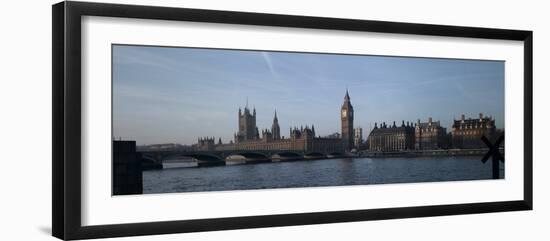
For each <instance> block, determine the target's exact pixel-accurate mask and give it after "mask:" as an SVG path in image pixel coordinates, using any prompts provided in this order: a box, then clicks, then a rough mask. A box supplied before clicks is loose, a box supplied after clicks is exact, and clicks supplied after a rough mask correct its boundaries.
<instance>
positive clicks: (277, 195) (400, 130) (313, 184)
mask: <svg viewBox="0 0 550 241" xmlns="http://www.w3.org/2000/svg"><path fill="white" fill-rule="evenodd" d="M532 161H533V160H532V32H531V31H524V30H505V29H489V28H474V27H459V26H441V25H429V24H414V23H396V22H383V21H367V20H353V19H335V18H323V17H309V16H291V15H275V14H264V13H245V12H229V11H215V10H198V9H184V8H169V7H153V6H135V5H117V4H103V3H85V2H70V1H66V2H61V3H58V4H55V5H54V6H53V202H52V203H53V230H52V232H53V235H54V236H55V237H58V238H61V239H86V238H100V237H117V236H132V235H148V234H165V233H178V232H198V231H211V230H226V229H242V228H259V227H274V226H286V225H306V224H321V223H331V222H349V221H366V220H380V219H396V218H413V217H426V216H440V215H457V214H471V213H486V212H500V211H519V210H531V209H532ZM472 218H475V217H472Z"/></svg>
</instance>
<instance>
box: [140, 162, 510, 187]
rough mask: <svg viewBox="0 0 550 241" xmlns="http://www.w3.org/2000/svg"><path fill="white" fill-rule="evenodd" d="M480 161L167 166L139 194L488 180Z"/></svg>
mask: <svg viewBox="0 0 550 241" xmlns="http://www.w3.org/2000/svg"><path fill="white" fill-rule="evenodd" d="M480 160H481V157H477V156H467V157H466V156H461V157H419V158H338V159H322V160H307V161H293V162H272V163H261V164H248V165H227V166H217V167H203V168H197V167H183V166H186V164H185V163H167V164H165V168H164V169H162V170H149V171H144V172H143V193H173V192H202V191H227V190H249V189H265V188H292V187H322V186H343V185H367V184H387V183H415V182H438V181H465V180H483V179H491V177H492V172H491V162H490V161H488V162H487V163H485V164H483V163H482V162H481V161H480ZM187 165H189V164H187ZM503 166H504V165H501V171H500V178H503V177H504V169H503Z"/></svg>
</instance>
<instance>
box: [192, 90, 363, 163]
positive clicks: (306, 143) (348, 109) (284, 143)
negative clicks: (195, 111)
mask: <svg viewBox="0 0 550 241" xmlns="http://www.w3.org/2000/svg"><path fill="white" fill-rule="evenodd" d="M340 118H341V121H342V123H341V126H342V135H341V137H340V136H339V135H336V136H329V137H316V134H315V127H314V126H313V125H311V127H310V126H305V127H303V126H302V127H300V128H298V127H294V128H290V130H289V137H288V138H284V137H282V136H281V133H280V126H279V119H278V118H277V112H275V115H274V117H273V123H272V125H271V130H269V129H263V130H261V132H260V131H259V130H258V127H257V126H256V109H255V108H254V109H253V111H252V112H250V110H249V109H248V104H247V106H246V107H245V108H244V111H241V109H239V131H238V132H237V133H235V134H234V142H230V143H227V144H221V140H219V141H218V144H217V145H216V144H215V141H214V140H215V139H214V138H213V137H206V138H199V139H198V144H197V146H198V148H197V149H198V150H205V151H206V150H208V151H227V150H262V151H269V150H281V151H300V152H310V153H311V152H316V153H323V154H330V153H340V154H343V153H344V152H345V151H349V150H350V149H349V148H353V146H354V134H353V133H354V130H353V107H352V105H351V101H350V97H349V94H348V91H347V90H346V95H345V97H344V104H343V105H342V109H341V112H340ZM260 135H261V136H260ZM361 138H362V136H361Z"/></svg>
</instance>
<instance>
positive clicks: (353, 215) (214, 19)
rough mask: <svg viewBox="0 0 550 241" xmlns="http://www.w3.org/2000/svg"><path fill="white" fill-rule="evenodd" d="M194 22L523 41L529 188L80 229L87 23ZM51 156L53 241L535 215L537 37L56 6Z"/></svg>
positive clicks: (268, 16) (168, 9) (205, 12)
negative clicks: (474, 198) (489, 195)
mask: <svg viewBox="0 0 550 241" xmlns="http://www.w3.org/2000/svg"><path fill="white" fill-rule="evenodd" d="M83 16H104V17H119V18H136V19H158V20H175V21H195V22H207V23H230V24H244V25H260V26H281V27H297V28H311V29H327V30H350V31H366V32H379V33H396V34H414V35H429V36H450V37H467V38H480V39H500V40H517V41H523V43H524V76H523V77H524V163H523V165H524V180H523V185H524V186H523V189H524V193H523V199H521V200H509V201H500V202H483V203H463V204H454V205H434V206H417V207H403V208H383V209H367V210H342V211H332V212H315V213H295V214H282V215H263V216H246V217H232V218H211V219H197V220H176V221H163V222H145V223H142V222H139V220H136V223H130V224H113V225H98V226H82V224H81V213H82V207H81V137H82V134H81V88H82V86H81V57H82V52H81V17H83ZM52 18H53V19H52V24H53V33H52V52H53V54H52V62H53V67H52V68H53V69H52V79H53V86H52V89H53V126H52V130H53V140H52V142H53V156H52V160H53V162H52V175H53V181H52V185H53V186H52V189H53V195H52V233H53V236H55V237H57V238H60V239H66V240H69V239H88V238H106V237H119V236H134V235H151V234H168V233H184V232H199V231H213V230H228V229H243V228H260V227H276V226H289V225H307V224H322V223H335V222H350V221H367V220H381V219H397V218H413V217H427V216H442V215H458V214H473V213H489V212H502V211H518V210H532V208H533V181H532V180H533V178H532V175H533V174H532V173H533V160H532V119H533V97H532V94H533V80H532V78H533V43H532V41H533V33H532V31H523V30H505V29H491V28H475V27H460V26H443V25H429V24H415V23H398V22H384V21H367V20H353V19H336V18H324V17H306V16H291V15H277V14H263V13H247V12H230V11H215V10H198V9H185V8H171V7H151V6H136V5H120V4H105V3H90V2H60V3H57V4H55V5H53V6H52Z"/></svg>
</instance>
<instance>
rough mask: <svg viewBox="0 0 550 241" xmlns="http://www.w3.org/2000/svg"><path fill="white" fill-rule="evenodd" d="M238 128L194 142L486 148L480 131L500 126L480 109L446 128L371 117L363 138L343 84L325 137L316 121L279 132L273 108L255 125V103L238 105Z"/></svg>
mask: <svg viewBox="0 0 550 241" xmlns="http://www.w3.org/2000/svg"><path fill="white" fill-rule="evenodd" d="M238 114H239V116H238V118H239V130H238V132H236V133H235V134H234V140H233V141H231V142H230V143H225V144H224V143H222V141H221V138H220V139H219V140H218V142H217V143H216V142H215V139H214V137H204V138H199V139H198V143H197V145H195V147H196V148H198V149H199V150H203V151H224V150H263V151H266V150H278V151H281V150H282V151H301V152H319V153H344V152H349V151H351V150H368V151H372V152H397V151H407V150H435V149H449V148H458V149H475V148H485V147H486V146H485V144H484V143H483V142H482V141H481V137H482V136H486V137H488V138H489V139H494V138H495V137H496V135H498V134H499V133H498V132H500V130H497V129H496V127H495V120H494V118H492V117H487V116H483V114H479V118H475V119H472V118H468V119H466V118H465V116H464V115H461V118H460V120H454V121H453V125H452V127H451V132H450V133H447V129H446V128H444V127H442V126H441V124H440V122H439V121H432V118H429V119H428V122H420V120H418V121H417V122H416V123H413V122H405V121H402V122H401V124H400V125H396V123H395V121H394V122H393V124H391V125H388V124H386V123H385V122H382V123H380V125H378V123H375V125H374V128H373V129H372V130H371V132H370V133H369V135H368V138H367V140H366V142H363V136H362V132H363V130H362V128H355V129H354V128H353V117H354V111H353V106H352V105H351V100H350V97H349V94H348V91H347V90H346V95H345V97H344V103H343V105H342V108H341V110H340V120H341V133H335V134H332V135H330V136H327V137H320V136H316V135H315V127H314V126H313V125H311V126H305V127H300V128H297V127H294V128H290V130H289V136H288V137H287V138H285V137H284V136H281V129H280V127H279V120H278V118H277V112H275V116H274V117H273V124H272V125H271V129H262V130H261V131H260V130H259V129H258V127H257V126H256V109H255V108H253V110H252V111H250V109H249V108H248V105H247V106H246V107H245V108H244V111H241V109H240V108H239V113H238Z"/></svg>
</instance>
